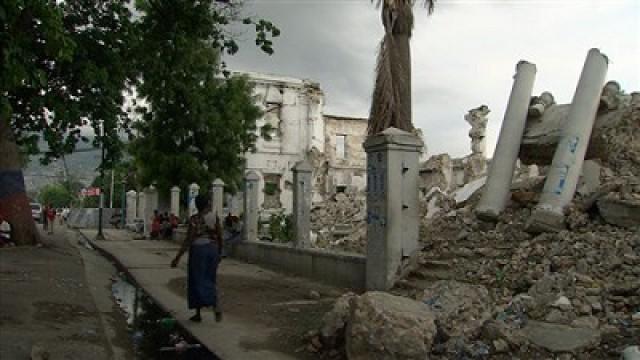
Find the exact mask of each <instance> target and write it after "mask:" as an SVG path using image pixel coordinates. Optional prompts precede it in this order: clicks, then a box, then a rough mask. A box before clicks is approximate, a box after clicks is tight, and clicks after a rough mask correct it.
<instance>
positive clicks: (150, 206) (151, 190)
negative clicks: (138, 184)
mask: <svg viewBox="0 0 640 360" xmlns="http://www.w3.org/2000/svg"><path fill="white" fill-rule="evenodd" d="M144 199H145V205H144V216H143V219H144V235H145V236H149V234H150V233H151V217H152V216H153V211H154V210H158V191H157V190H156V187H155V186H153V185H150V186H149V187H147V188H145V189H144Z"/></svg>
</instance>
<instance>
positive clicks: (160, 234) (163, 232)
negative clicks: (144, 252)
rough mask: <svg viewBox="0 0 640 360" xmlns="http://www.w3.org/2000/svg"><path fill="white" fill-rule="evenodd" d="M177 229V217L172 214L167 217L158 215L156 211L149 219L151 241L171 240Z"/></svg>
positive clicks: (167, 214)
mask: <svg viewBox="0 0 640 360" xmlns="http://www.w3.org/2000/svg"><path fill="white" fill-rule="evenodd" d="M177 227H178V217H177V216H175V215H174V214H171V215H169V213H167V212H165V213H164V214H160V213H158V210H154V211H153V216H152V217H151V232H150V235H151V239H156V240H157V239H171V238H172V237H173V233H174V231H175V230H176V228H177Z"/></svg>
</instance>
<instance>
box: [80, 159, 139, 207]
mask: <svg viewBox="0 0 640 360" xmlns="http://www.w3.org/2000/svg"><path fill="white" fill-rule="evenodd" d="M131 166H132V164H131V163H126V162H124V163H118V164H117V165H116V166H114V169H113V170H107V171H105V172H104V182H103V181H102V179H101V178H100V176H96V178H95V179H94V180H93V182H92V183H91V186H92V187H99V188H101V189H102V191H103V193H104V206H105V207H109V205H110V204H109V202H110V199H111V171H113V207H114V208H121V207H122V197H123V196H124V195H123V194H124V193H125V192H126V191H128V190H130V189H133V186H132V185H131V184H132V180H133V179H132V178H131V177H130V173H131ZM99 205H100V197H99V196H87V197H85V198H84V199H83V200H82V206H83V207H86V208H96V207H98V206H99Z"/></svg>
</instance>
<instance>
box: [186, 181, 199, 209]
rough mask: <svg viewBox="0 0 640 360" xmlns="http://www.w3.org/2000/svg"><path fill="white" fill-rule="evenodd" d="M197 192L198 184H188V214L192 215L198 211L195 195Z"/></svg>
mask: <svg viewBox="0 0 640 360" xmlns="http://www.w3.org/2000/svg"><path fill="white" fill-rule="evenodd" d="M199 192H200V186H198V184H196V183H193V184H191V185H189V216H193V215H195V214H196V213H197V212H198V209H196V196H198V193H199Z"/></svg>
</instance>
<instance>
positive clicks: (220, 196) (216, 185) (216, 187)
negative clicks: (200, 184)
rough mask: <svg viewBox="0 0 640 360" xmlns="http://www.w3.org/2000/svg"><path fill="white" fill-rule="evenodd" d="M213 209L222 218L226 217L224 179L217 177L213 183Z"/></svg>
mask: <svg viewBox="0 0 640 360" xmlns="http://www.w3.org/2000/svg"><path fill="white" fill-rule="evenodd" d="M211 211H213V213H214V214H215V215H216V216H217V217H219V218H220V221H222V219H224V181H222V179H215V180H214V181H213V183H212V184H211Z"/></svg>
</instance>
